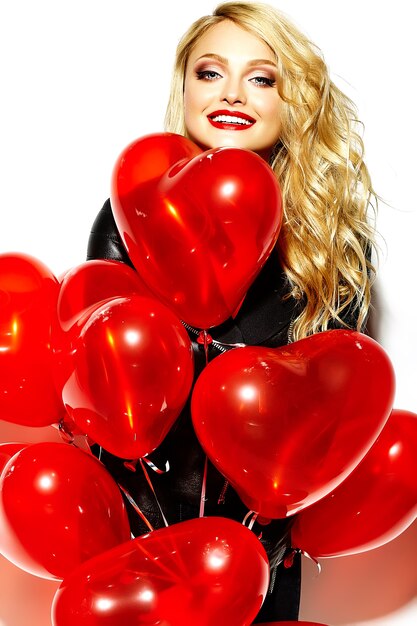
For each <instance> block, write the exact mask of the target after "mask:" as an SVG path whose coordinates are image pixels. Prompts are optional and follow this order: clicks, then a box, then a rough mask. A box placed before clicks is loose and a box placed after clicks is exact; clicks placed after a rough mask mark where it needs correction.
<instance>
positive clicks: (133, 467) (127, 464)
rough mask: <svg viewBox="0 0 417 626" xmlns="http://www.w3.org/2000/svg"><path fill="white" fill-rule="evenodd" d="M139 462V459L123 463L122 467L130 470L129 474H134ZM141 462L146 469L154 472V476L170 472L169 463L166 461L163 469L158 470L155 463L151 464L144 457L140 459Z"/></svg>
mask: <svg viewBox="0 0 417 626" xmlns="http://www.w3.org/2000/svg"><path fill="white" fill-rule="evenodd" d="M139 460H140V459H132V460H131V461H125V462H124V463H123V465H124V466H125V468H126V469H128V470H130V471H131V472H136V466H137V464H138V461H139ZM142 460H143V462H144V463H146V465H147V466H148V467H150V468H151V470H153V471H154V472H155V474H166V472H169V470H170V465H169V461H166V463H165V469H159V467H157V466H156V465H155V463H153V462H152V461H151V460H150V459H147V458H146V455H145V456H143V457H142Z"/></svg>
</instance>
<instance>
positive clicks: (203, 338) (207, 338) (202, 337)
mask: <svg viewBox="0 0 417 626" xmlns="http://www.w3.org/2000/svg"><path fill="white" fill-rule="evenodd" d="M197 343H198V344H200V346H209V345H210V344H211V343H213V337H212V336H211V335H209V334H208V332H207V331H206V330H200V332H199V334H198V337H197Z"/></svg>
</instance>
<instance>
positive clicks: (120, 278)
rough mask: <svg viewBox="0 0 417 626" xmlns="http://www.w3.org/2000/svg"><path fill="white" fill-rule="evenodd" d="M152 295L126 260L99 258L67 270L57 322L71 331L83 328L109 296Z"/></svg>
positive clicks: (63, 329)
mask: <svg viewBox="0 0 417 626" xmlns="http://www.w3.org/2000/svg"><path fill="white" fill-rule="evenodd" d="M133 294H139V295H141V296H151V293H150V291H149V290H148V289H147V287H146V286H145V284H144V283H143V281H142V280H141V278H140V277H139V275H138V273H137V272H135V271H134V270H133V269H132V268H131V267H129V266H128V265H126V264H125V263H121V262H119V261H109V260H105V259H96V260H93V261H87V262H86V263H81V265H77V266H76V267H73V268H72V269H71V270H69V271H68V272H66V274H65V276H64V278H63V280H62V283H61V286H60V290H59V295H58V303H57V311H58V324H59V326H60V328H61V330H62V331H64V332H68V331H69V330H71V329H72V328H73V327H74V326H76V327H78V331H79V330H80V328H81V326H82V325H83V323H85V321H86V319H87V317H88V316H89V315H91V313H92V312H93V311H94V310H95V309H97V308H98V306H100V305H101V304H103V303H104V302H105V301H106V300H109V299H110V298H119V297H123V296H130V295H133Z"/></svg>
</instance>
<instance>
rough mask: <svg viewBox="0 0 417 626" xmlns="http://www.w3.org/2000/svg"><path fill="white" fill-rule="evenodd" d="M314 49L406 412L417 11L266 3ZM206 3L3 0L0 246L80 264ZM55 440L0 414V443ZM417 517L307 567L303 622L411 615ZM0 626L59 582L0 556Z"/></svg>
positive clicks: (55, 267) (39, 604) (16, 621)
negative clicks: (355, 128) (374, 265)
mask: <svg viewBox="0 0 417 626" xmlns="http://www.w3.org/2000/svg"><path fill="white" fill-rule="evenodd" d="M271 4H272V5H273V6H276V7H277V8H280V9H281V10H283V11H284V12H286V13H287V14H288V15H289V16H290V17H291V18H292V19H293V21H294V22H295V23H296V24H297V25H298V26H299V27H300V28H301V30H303V31H304V32H306V33H307V34H308V35H309V36H310V37H311V38H312V40H313V41H315V42H316V43H317V44H318V45H319V46H320V48H321V49H322V50H323V53H324V55H325V58H326V60H327V62H328V65H329V67H330V70H331V73H332V76H333V79H334V80H335V81H336V82H337V84H338V85H339V86H340V87H341V88H342V89H344V90H345V91H346V92H347V93H348V94H349V95H350V96H351V97H352V98H353V100H354V101H355V102H356V103H357V104H358V107H359V111H360V117H361V119H362V120H363V121H364V123H365V133H364V138H365V145H366V150H367V163H368V166H369V168H370V170H371V173H372V175H373V181H374V186H375V188H376V190H377V192H378V193H379V194H380V196H382V198H383V200H384V202H383V203H382V202H381V203H380V207H379V217H378V228H379V231H380V234H381V236H380V243H381V259H380V271H379V280H378V283H377V286H376V295H375V302H374V304H375V313H374V316H373V326H372V328H373V334H374V337H375V338H376V339H377V340H378V341H379V342H380V343H381V344H382V345H383V346H384V348H385V349H386V350H387V352H388V354H389V356H390V358H391V360H392V362H393V364H394V368H395V371H396V377H397V394H396V401H395V406H396V408H403V409H408V410H411V411H414V412H417V395H416V393H415V387H416V383H417V376H416V374H417V366H416V359H415V351H416V349H417V330H416V325H415V323H414V320H415V317H416V316H415V307H416V295H415V274H414V272H415V268H416V262H415V243H414V241H415V233H416V232H417V205H416V200H415V192H414V185H415V181H416V173H415V168H416V164H417V163H416V158H415V146H416V139H417V136H416V135H417V133H416V90H415V67H414V66H415V59H416V58H417V51H416V45H415V40H416V37H415V19H414V17H412V14H411V10H412V3H407V2H406V1H405V0H397V2H394V3H391V2H390V3H389V2H386V1H382V2H378V3H377V2H364V0H350V1H347V0H346V1H344V2H337V1H334V0H333V1H332V0H316V1H315V2H312V1H311V0H292V1H290V0H282V1H281V2H279V3H278V2H277V0H271ZM214 5H215V2H207V1H203V0H191V1H183V2H176V3H171V2H169V3H168V2H167V3H166V4H165V3H163V2H160V1H158V0H154V1H153V2H146V3H140V2H139V0H136V1H135V0H102V1H101V2H98V1H97V0H72V1H71V2H70V1H62V0H61V1H60V0H49V1H48V0H38V1H36V2H34V1H31V0H21V1H19V0H15V1H14V2H13V3H12V2H7V3H6V2H3V3H2V5H1V8H0V59H1V67H0V85H1V96H0V106H1V111H0V252H11V251H20V252H26V253H29V254H32V255H34V256H35V257H37V258H38V259H40V260H42V261H43V262H44V263H45V264H46V265H48V266H49V267H50V269H51V270H52V271H53V272H54V273H55V274H56V275H60V274H61V273H62V272H64V271H65V270H67V269H69V268H71V267H73V266H75V265H78V264H79V263H81V262H83V261H84V258H85V252H86V245H87V239H88V233H89V230H90V227H91V224H92V222H93V221H94V218H95V216H96V214H97V212H98V210H99V209H100V207H101V205H102V203H103V202H104V200H105V199H106V198H107V197H108V195H109V181H110V175H111V170H112V167H113V164H114V162H115V160H116V158H117V157H118V155H119V153H120V152H121V150H122V149H123V148H124V147H125V146H126V145H127V144H128V143H130V142H131V141H132V140H134V139H136V138H137V137H140V136H141V135H144V134H147V133H152V132H159V131H161V130H163V116H164V112H165V105H166V100H167V94H168V86H169V81H170V74H171V68H172V63H173V58H174V50H175V47H176V43H177V40H178V38H179V37H180V35H181V34H182V33H183V32H184V31H185V29H186V28H187V27H188V26H189V24H190V23H191V22H192V21H193V20H194V19H196V18H197V17H199V16H200V15H203V14H207V13H210V12H211V10H212V8H213V6H214ZM50 436H53V435H51V433H50V432H49V431H48V433H47V432H46V431H45V430H41V431H39V432H37V433H35V434H34V433H32V432H28V429H26V430H25V429H21V430H19V428H18V427H16V428H14V427H11V426H8V425H5V424H3V425H2V424H0V439H1V440H2V441H7V440H11V439H12V438H14V439H20V440H23V438H27V439H28V440H30V439H33V438H45V437H50ZM416 548H417V533H416V525H414V526H413V527H411V528H410V529H409V530H408V531H406V533H404V534H403V535H402V536H401V537H399V538H398V539H397V540H395V541H394V542H392V543H391V544H389V545H388V546H385V547H383V548H380V549H378V550H374V551H373V552H370V553H367V554H365V555H358V556H354V557H345V558H341V559H340V558H339V559H331V560H326V561H323V563H322V565H323V572H322V574H321V575H320V576H317V575H316V572H315V569H314V566H313V565H312V564H311V563H309V562H304V583H303V585H304V587H303V594H302V607H301V617H302V618H303V619H306V620H307V619H316V620H319V621H322V622H325V623H328V624H330V625H334V626H336V625H344V626H348V625H349V626H365V625H366V626H368V625H369V626H388V624H389V626H400V625H401V626H403V625H411V624H415V623H416V621H417V603H416V600H415V592H416V589H417V568H416V564H415V555H416V553H417V552H416ZM0 576H1V584H0V626H23V625H26V624H29V623H30V624H32V625H33V626H37V624H39V625H41V624H42V626H47V624H48V623H49V617H48V615H49V608H48V607H49V604H50V600H51V598H52V595H53V592H54V590H55V588H56V585H55V583H51V582H48V581H43V580H40V579H36V578H35V577H32V576H29V575H28V574H25V573H24V572H21V571H20V570H18V569H17V568H15V567H14V566H12V565H10V564H8V563H7V562H6V561H5V560H4V559H2V560H1V561H0Z"/></svg>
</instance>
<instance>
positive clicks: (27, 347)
mask: <svg viewBox="0 0 417 626" xmlns="http://www.w3.org/2000/svg"><path fill="white" fill-rule="evenodd" d="M58 290H59V284H58V280H57V279H56V278H55V276H54V275H53V274H52V272H51V271H50V270H49V269H48V268H47V267H46V265H44V264H43V263H42V262H41V261H38V260H37V259H35V258H34V257H31V256H29V255H27V254H18V253H13V254H0V418H1V419H2V420H6V421H8V422H13V423H15V424H21V425H23V426H47V425H49V424H53V423H55V422H58V421H59V419H60V417H61V415H62V414H63V413H64V412H65V411H64V408H63V406H62V402H61V400H60V398H59V396H58V394H57V393H56V391H55V385H54V380H53V369H54V360H53V354H52V350H51V325H52V321H53V319H54V316H55V315H56V302H57V298H58Z"/></svg>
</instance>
